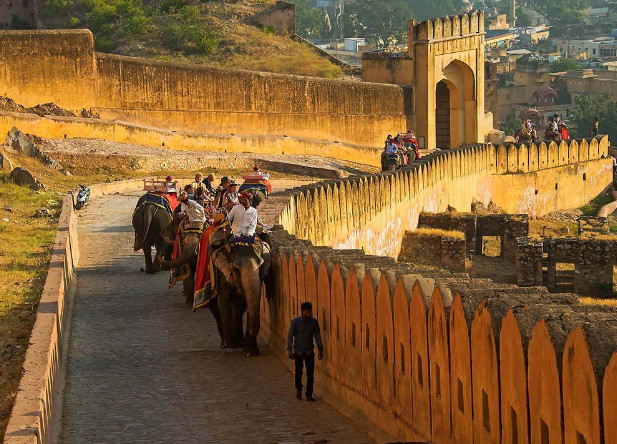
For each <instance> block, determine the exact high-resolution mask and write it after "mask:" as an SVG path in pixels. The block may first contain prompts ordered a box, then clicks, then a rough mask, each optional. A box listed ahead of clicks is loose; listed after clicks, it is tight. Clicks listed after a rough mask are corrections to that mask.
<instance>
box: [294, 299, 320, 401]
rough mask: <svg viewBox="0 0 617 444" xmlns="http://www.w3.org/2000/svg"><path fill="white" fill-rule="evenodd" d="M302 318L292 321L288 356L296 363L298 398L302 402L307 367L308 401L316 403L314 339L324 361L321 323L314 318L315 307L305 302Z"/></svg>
mask: <svg viewBox="0 0 617 444" xmlns="http://www.w3.org/2000/svg"><path fill="white" fill-rule="evenodd" d="M300 310H301V313H302V316H299V317H297V318H295V319H292V321H291V325H290V326H289V333H288V334H287V354H288V356H289V359H293V360H295V362H296V398H298V399H300V400H302V368H303V367H306V400H307V401H309V402H315V398H313V382H314V372H315V349H314V345H313V338H315V343H316V344H317V352H318V354H317V359H319V360H322V359H323V344H322V342H321V332H320V330H319V322H318V321H317V319H315V318H314V317H313V305H312V304H311V303H310V302H303V303H302V305H301V306H300Z"/></svg>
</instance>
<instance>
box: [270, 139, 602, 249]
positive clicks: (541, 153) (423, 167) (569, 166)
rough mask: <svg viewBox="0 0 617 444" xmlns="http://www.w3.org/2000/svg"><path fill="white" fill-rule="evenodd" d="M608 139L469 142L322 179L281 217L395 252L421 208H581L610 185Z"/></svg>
mask: <svg viewBox="0 0 617 444" xmlns="http://www.w3.org/2000/svg"><path fill="white" fill-rule="evenodd" d="M607 150H608V139H607V138H603V139H589V140H584V139H583V140H580V141H570V143H565V142H564V143H562V144H560V145H559V146H558V145H556V144H554V143H551V144H550V145H545V144H544V143H541V144H539V145H538V146H536V145H531V146H529V147H527V146H525V145H519V146H515V145H508V146H492V145H474V146H470V147H466V148H460V149H456V150H448V151H441V152H437V153H434V154H432V155H430V156H428V157H426V158H424V159H422V160H421V161H420V162H419V163H417V164H414V165H413V167H411V168H409V169H404V170H400V171H397V172H396V173H395V174H379V175H373V176H362V177H352V178H349V179H345V180H341V181H331V182H322V183H320V184H316V185H314V186H311V187H307V188H305V189H303V190H300V191H299V192H297V193H296V194H294V195H293V197H292V199H291V203H290V204H289V206H288V208H286V210H285V211H284V212H283V213H282V215H281V219H280V222H281V223H282V225H283V226H284V227H285V229H287V230H288V231H289V232H290V233H291V234H294V235H295V236H297V237H299V238H302V239H308V240H310V241H311V242H313V243H314V244H315V245H327V246H330V247H335V248H356V249H359V248H363V249H364V251H365V252H366V253H368V254H377V255H385V256H391V257H397V255H398V252H399V250H400V245H401V240H402V233H403V232H404V231H405V230H412V229H415V228H416V227H417V223H418V217H419V214H420V213H421V212H422V211H428V212H433V213H438V212H442V211H446V210H447V208H448V207H449V206H450V207H454V208H455V209H457V210H458V211H468V210H469V209H470V208H471V204H472V202H474V201H481V202H483V203H484V204H488V203H489V202H491V201H492V202H493V203H494V204H496V205H497V206H499V207H501V208H503V209H504V210H506V212H508V213H526V214H529V215H530V216H531V217H537V216H542V215H544V214H547V213H549V212H552V211H556V210H561V209H567V208H576V207H579V206H581V205H583V204H585V203H587V202H588V201H590V200H591V199H593V198H594V197H596V196H597V195H599V194H600V193H601V192H602V191H604V190H605V188H606V187H607V186H609V185H610V184H611V183H612V162H611V161H610V160H609V159H602V156H605V155H606V153H607Z"/></svg>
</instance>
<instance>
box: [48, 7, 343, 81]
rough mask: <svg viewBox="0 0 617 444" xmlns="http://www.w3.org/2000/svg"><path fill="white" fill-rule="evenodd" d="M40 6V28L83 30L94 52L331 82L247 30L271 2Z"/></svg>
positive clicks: (302, 57)
mask: <svg viewBox="0 0 617 444" xmlns="http://www.w3.org/2000/svg"><path fill="white" fill-rule="evenodd" d="M191 3H192V4H189V2H188V1H187V0H147V1H143V0H43V1H42V2H41V3H40V8H39V9H40V11H41V18H42V20H43V24H44V27H45V28H60V29H64V28H88V29H90V30H91V31H92V32H93V33H94V36H95V40H94V44H95V47H96V50H97V51H102V52H113V53H114V54H122V55H128V56H135V57H147V58H153V59H157V60H165V61H172V62H188V63H194V64H200V65H207V66H216V67H222V68H238V69H247V70H256V71H267V72H276V73H283V74H295V75H304V76H314V77H326V78H338V77H342V76H343V71H342V70H341V68H340V67H338V66H336V65H334V64H333V63H332V62H330V61H329V60H328V59H326V58H325V57H323V56H321V55H320V54H318V53H316V52H315V51H313V49H311V48H309V47H308V46H306V45H305V44H303V43H300V42H296V41H293V40H291V39H290V38H289V36H286V35H280V34H279V33H277V32H276V30H275V29H274V28H272V27H269V26H265V27H261V28H260V27H256V26H252V25H249V24H247V22H248V21H249V19H250V18H251V17H252V16H254V15H255V14H258V13H260V12H263V11H264V10H266V9H268V8H270V7H271V6H273V5H274V3H275V1H274V0H244V1H242V2H227V1H224V0H209V1H202V2H201V3H199V4H194V3H193V2H191Z"/></svg>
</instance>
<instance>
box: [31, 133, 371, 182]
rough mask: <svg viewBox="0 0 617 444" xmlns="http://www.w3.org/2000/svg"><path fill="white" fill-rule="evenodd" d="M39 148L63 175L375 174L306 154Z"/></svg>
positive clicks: (48, 143) (44, 144) (71, 143)
mask: <svg viewBox="0 0 617 444" xmlns="http://www.w3.org/2000/svg"><path fill="white" fill-rule="evenodd" d="M39 146H40V148H41V149H43V150H44V151H45V152H46V153H48V154H49V155H50V156H51V157H53V158H54V159H55V160H56V161H58V162H59V163H60V164H61V165H62V166H63V167H64V168H66V169H68V170H69V171H71V172H73V171H77V170H79V171H82V172H83V170H84V168H86V169H87V170H89V171H96V170H98V171H104V170H115V171H127V172H134V173H139V172H148V173H156V172H161V173H164V172H167V171H185V172H186V171H188V172H191V174H192V172H193V171H196V170H200V169H201V170H204V171H203V172H204V173H206V172H209V171H214V172H216V171H220V170H225V171H228V170H234V169H237V170H248V169H250V168H252V167H253V165H259V166H260V168H261V169H262V170H266V171H271V172H273V173H276V174H281V175H283V176H285V175H287V176H304V177H316V178H330V179H334V178H337V177H347V176H350V175H358V174H366V173H375V172H377V171H378V169H377V168H375V167H371V166H368V165H364V164H359V163H354V162H345V161H340V160H336V159H329V158H325V157H319V156H311V155H270V154H256V153H241V154H236V153H220V152H208V151H177V150H169V149H165V148H162V147H161V148H155V147H150V146H142V145H133V144H127V143H116V142H108V141H104V140H97V139H42V140H41V142H40V144H39Z"/></svg>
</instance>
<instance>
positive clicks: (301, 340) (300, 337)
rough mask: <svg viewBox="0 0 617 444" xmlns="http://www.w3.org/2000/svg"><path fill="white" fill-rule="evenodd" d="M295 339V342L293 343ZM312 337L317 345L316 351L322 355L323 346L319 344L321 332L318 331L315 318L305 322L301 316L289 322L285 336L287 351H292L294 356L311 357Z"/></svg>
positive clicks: (312, 352)
mask: <svg viewBox="0 0 617 444" xmlns="http://www.w3.org/2000/svg"><path fill="white" fill-rule="evenodd" d="M294 337H295V339H296V340H295V341H294ZM313 337H315V342H316V343H317V350H318V351H319V353H320V354H321V353H323V344H322V343H321V332H320V331H319V322H318V321H317V319H315V318H311V319H309V320H308V321H307V322H304V321H303V320H302V316H299V317H297V318H296V319H293V320H292V321H291V325H290V326H289V334H288V335H287V350H288V351H291V350H292V346H293V351H294V353H295V354H296V355H299V356H302V355H312V354H314V351H313Z"/></svg>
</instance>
